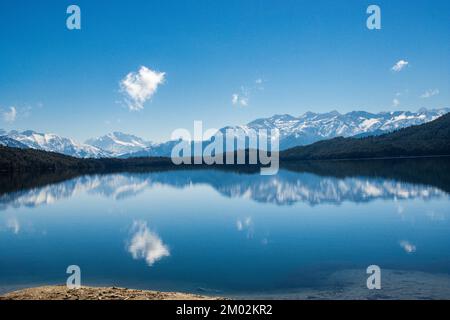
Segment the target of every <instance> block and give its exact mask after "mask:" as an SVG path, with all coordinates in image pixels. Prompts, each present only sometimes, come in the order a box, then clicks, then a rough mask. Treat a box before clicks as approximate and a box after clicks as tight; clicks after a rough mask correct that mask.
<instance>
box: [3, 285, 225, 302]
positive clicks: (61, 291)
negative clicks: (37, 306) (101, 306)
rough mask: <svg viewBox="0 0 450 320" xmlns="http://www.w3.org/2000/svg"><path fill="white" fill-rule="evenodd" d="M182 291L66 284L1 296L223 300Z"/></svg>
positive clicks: (15, 297) (42, 298)
mask: <svg viewBox="0 0 450 320" xmlns="http://www.w3.org/2000/svg"><path fill="white" fill-rule="evenodd" d="M221 299H223V298H219V297H208V296H201V295H196V294H188V293H180V292H160V291H147V290H133V289H125V288H116V287H103V288H102V287H99V288H94V287H81V288H80V289H72V290H69V289H67V287H66V286H45V287H37V288H30V289H24V290H18V291H14V292H10V293H7V294H4V295H1V296H0V300H221Z"/></svg>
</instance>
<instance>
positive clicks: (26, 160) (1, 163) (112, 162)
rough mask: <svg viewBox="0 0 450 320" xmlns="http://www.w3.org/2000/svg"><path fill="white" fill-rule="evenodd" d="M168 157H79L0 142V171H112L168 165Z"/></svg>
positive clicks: (170, 163) (170, 164)
mask: <svg viewBox="0 0 450 320" xmlns="http://www.w3.org/2000/svg"><path fill="white" fill-rule="evenodd" d="M170 166H173V164H172V162H171V160H170V158H158V157H154V158H133V159H115V158H103V159H81V158H75V157H71V156H66V155H63V154H60V153H56V152H48V151H42V150H36V149H20V148H11V147H5V146H1V145H0V173H8V172H17V171H19V172H20V171H23V172H25V171H36V172H37V171H49V172H56V171H67V170H73V171H77V172H88V171H96V172H100V171H114V170H128V169H131V168H140V167H153V168H156V167H170Z"/></svg>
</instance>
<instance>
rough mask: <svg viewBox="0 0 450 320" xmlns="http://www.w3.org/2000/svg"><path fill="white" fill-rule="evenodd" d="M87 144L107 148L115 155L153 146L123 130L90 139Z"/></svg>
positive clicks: (106, 149)
mask: <svg viewBox="0 0 450 320" xmlns="http://www.w3.org/2000/svg"><path fill="white" fill-rule="evenodd" d="M86 144H88V145H91V146H94V147H96V148H99V149H102V150H105V151H107V152H109V153H111V154H112V155H113V156H120V155H123V154H128V153H134V152H138V151H141V150H144V149H146V148H148V147H150V146H152V143H151V142H149V141H145V140H144V139H141V138H139V137H136V136H134V135H131V134H125V133H122V132H113V133H109V134H107V135H104V136H102V137H99V138H94V139H89V140H87V141H86Z"/></svg>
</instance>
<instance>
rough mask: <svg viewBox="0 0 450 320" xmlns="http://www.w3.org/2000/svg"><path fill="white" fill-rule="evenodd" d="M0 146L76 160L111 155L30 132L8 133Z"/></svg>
mask: <svg viewBox="0 0 450 320" xmlns="http://www.w3.org/2000/svg"><path fill="white" fill-rule="evenodd" d="M0 145H6V146H9V147H16V148H17V147H18V148H32V149H39V150H44V151H50V152H57V153H62V154H66V155H69V156H73V157H78V158H101V157H110V156H111V155H110V154H109V153H108V152H106V151H104V150H101V149H99V148H96V147H94V146H91V145H87V144H82V143H78V142H76V141H75V140H73V139H69V138H64V137H60V136H58V135H56V134H51V133H38V132H35V131H32V130H27V131H23V132H18V131H15V130H13V131H10V132H8V133H7V134H6V135H3V136H1V137H0Z"/></svg>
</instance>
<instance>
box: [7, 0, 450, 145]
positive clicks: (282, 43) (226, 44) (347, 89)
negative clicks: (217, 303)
mask: <svg viewBox="0 0 450 320" xmlns="http://www.w3.org/2000/svg"><path fill="white" fill-rule="evenodd" d="M70 4H77V5H78V6H79V7H80V8H81V30H73V31H70V30H68V29H67V28H66V18H67V17H68V15H67V14H66V8H67V7H68V6H69V5H70ZM370 4H377V5H379V6H380V8H381V14H382V29H381V30H372V31H371V30H368V29H367V28H366V19H367V17H368V15H367V14H366V8H367V7H368V5H370ZM0 39H1V46H0V111H1V112H2V115H1V116H2V117H1V118H0V128H3V129H6V130H9V129H20V130H24V129H34V130H37V131H42V132H53V133H57V134H60V135H63V136H68V137H73V138H75V139H78V140H80V141H84V140H85V139H87V138H90V137H94V136H99V135H103V134H105V133H108V132H112V131H122V132H127V133H133V134H136V135H139V136H142V137H144V138H148V139H151V140H155V141H162V140H167V139H169V137H170V134H171V132H172V131H173V130H175V129H177V128H187V129H189V130H193V121H194V120H202V121H203V122H204V126H205V127H215V128H220V127H222V126H225V125H229V124H243V123H246V122H249V121H251V120H254V119H256V118H260V117H267V116H271V115H273V114H284V113H289V114H292V115H300V114H302V113H304V112H306V111H313V112H327V111H331V110H338V111H340V112H347V111H352V110H366V111H372V112H379V111H390V110H413V111H414V110H417V109H419V108H421V107H427V108H442V107H448V106H450V92H449V88H450V59H449V58H450V41H449V40H450V1H447V0H442V1H439V0H434V1H425V0H417V1H403V0H389V1H364V0H346V1H343V0H341V1H335V0H329V1H320V0H319V1H301V0H292V1H290V0H281V1H280V0H278V1H275V0H274V1H272V0H261V1H256V0H227V1H225V0H217V1H213V0H209V1H206V0H195V1H194V0H190V1H187V0H186V1H180V0H178V1H175V0H159V1H154V0H151V1H148V0H147V1H121V0H117V1H99V0H89V1H81V0H74V1H70V2H69V1H62V0H54V1H50V0H41V1H25V0H14V1H12V0H3V1H1V3H0ZM401 60H403V61H406V62H408V64H407V65H406V67H405V68H403V69H402V70H401V71H399V72H395V71H393V70H392V69H391V68H392V67H393V66H394V65H395V64H396V63H397V62H398V61H401ZM141 66H145V67H146V68H148V70H150V71H151V72H153V71H154V72H160V73H164V75H163V78H164V81H163V83H159V85H158V86H157V90H156V92H153V94H152V95H151V94H150V95H148V96H151V97H150V98H149V99H148V100H147V101H145V103H143V104H142V107H143V108H142V109H141V110H138V111H136V110H135V111H133V110H130V108H129V104H128V105H127V103H126V100H127V99H126V97H125V96H126V92H124V90H123V86H122V91H121V81H122V80H123V79H124V78H125V77H126V76H127V75H128V74H131V75H133V73H136V72H138V71H139V69H140V67H141ZM426 92H428V93H429V94H428V96H429V97H428V98H424V97H421V96H423V95H424V94H425V93H426ZM234 94H236V95H237V96H236V98H235V101H234V102H236V103H235V104H233V95H234ZM394 99H396V100H397V101H394ZM129 101H130V99H129V97H128V102H129ZM11 108H14V110H15V114H12V109H11Z"/></svg>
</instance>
